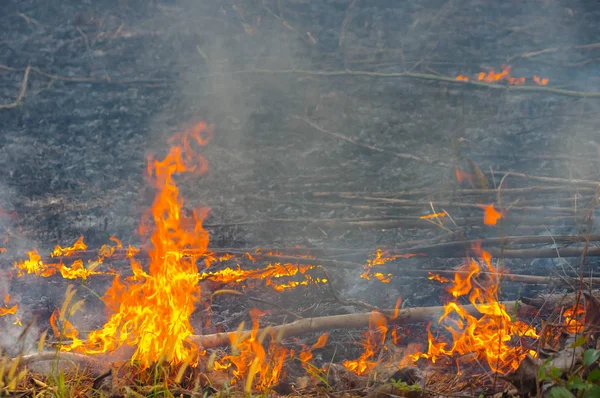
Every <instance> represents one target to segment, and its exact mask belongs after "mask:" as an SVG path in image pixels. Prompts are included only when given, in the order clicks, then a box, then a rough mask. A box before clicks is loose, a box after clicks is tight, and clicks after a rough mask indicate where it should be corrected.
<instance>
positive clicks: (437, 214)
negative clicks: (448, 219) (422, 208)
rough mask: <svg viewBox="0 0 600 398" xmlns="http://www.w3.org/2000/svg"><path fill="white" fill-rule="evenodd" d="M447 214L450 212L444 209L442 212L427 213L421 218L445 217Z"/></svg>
mask: <svg viewBox="0 0 600 398" xmlns="http://www.w3.org/2000/svg"><path fill="white" fill-rule="evenodd" d="M447 215H448V213H446V211H445V210H444V211H442V212H440V213H433V214H427V215H424V216H421V217H419V218H420V219H422V220H429V219H431V218H439V217H445V216H447Z"/></svg>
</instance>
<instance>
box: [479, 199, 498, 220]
mask: <svg viewBox="0 0 600 398" xmlns="http://www.w3.org/2000/svg"><path fill="white" fill-rule="evenodd" d="M480 206H481V208H482V209H483V223H484V224H485V225H496V224H497V223H498V220H500V219H501V218H502V213H500V212H498V210H496V209H495V208H494V204H491V205H489V206H483V205H480Z"/></svg>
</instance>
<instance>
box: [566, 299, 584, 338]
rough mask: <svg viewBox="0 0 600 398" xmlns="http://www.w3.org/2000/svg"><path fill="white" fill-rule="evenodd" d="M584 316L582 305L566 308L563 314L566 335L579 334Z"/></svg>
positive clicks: (582, 326)
mask: <svg viewBox="0 0 600 398" xmlns="http://www.w3.org/2000/svg"><path fill="white" fill-rule="evenodd" d="M584 315H585V307H584V306H583V305H582V304H579V305H577V306H575V305H574V306H573V307H571V308H567V309H566V310H565V311H564V312H563V317H564V318H565V325H566V330H567V332H568V333H573V334H576V333H581V332H582V331H583V328H584V326H585V325H584V323H583V320H582V318H583V316H584Z"/></svg>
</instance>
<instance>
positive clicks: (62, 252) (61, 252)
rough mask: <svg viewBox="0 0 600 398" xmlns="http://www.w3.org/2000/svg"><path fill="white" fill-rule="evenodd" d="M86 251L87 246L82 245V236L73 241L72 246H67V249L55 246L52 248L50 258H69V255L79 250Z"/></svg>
mask: <svg viewBox="0 0 600 398" xmlns="http://www.w3.org/2000/svg"><path fill="white" fill-rule="evenodd" d="M85 249H87V245H86V244H85V243H83V236H80V237H79V239H77V240H76V241H75V243H73V245H72V246H68V247H64V248H63V247H60V246H58V245H57V246H56V247H55V248H54V250H53V251H52V253H50V256H51V257H59V256H65V257H69V256H71V255H73V253H74V252H76V251H80V250H85Z"/></svg>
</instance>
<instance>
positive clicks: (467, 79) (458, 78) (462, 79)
mask: <svg viewBox="0 0 600 398" xmlns="http://www.w3.org/2000/svg"><path fill="white" fill-rule="evenodd" d="M456 80H458V81H461V82H468V81H469V78H468V77H467V76H463V75H458V76H456Z"/></svg>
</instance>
